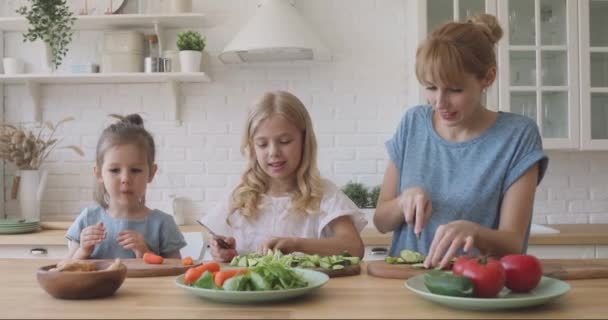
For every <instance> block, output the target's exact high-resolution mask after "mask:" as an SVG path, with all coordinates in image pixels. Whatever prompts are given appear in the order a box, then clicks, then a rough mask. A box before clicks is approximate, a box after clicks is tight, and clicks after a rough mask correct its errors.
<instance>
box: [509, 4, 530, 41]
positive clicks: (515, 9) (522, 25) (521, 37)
mask: <svg viewBox="0 0 608 320" xmlns="http://www.w3.org/2000/svg"><path fill="white" fill-rule="evenodd" d="M535 34H536V29H535V19H534V1H529V0H511V1H509V44H511V45H534V44H535V37H536V35H535Z"/></svg>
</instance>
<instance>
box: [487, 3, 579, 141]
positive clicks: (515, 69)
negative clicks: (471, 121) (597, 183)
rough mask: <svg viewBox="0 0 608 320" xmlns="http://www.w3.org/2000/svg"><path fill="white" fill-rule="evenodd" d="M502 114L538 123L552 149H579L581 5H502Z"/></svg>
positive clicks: (500, 7) (500, 81)
mask: <svg viewBox="0 0 608 320" xmlns="http://www.w3.org/2000/svg"><path fill="white" fill-rule="evenodd" d="M498 18H499V20H500V22H501V25H502V26H503V31H504V35H503V40H502V41H501V42H500V44H499V46H498V50H499V60H498V70H499V72H498V74H499V75H500V79H499V92H500V97H499V101H500V109H501V110H504V111H510V112H514V113H519V114H523V115H525V116H527V117H530V118H532V119H534V120H535V121H536V123H537V124H538V127H539V129H540V132H541V135H542V137H543V145H544V147H545V148H546V149H578V148H579V146H580V145H579V142H580V125H579V112H580V102H579V69H578V24H577V23H578V15H577V1H576V0H534V1H530V0H510V1H499V7H498Z"/></svg>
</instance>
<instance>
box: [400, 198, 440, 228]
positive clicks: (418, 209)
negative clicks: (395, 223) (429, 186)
mask: <svg viewBox="0 0 608 320" xmlns="http://www.w3.org/2000/svg"><path fill="white" fill-rule="evenodd" d="M398 203H399V207H400V208H401V210H402V211H403V215H404V217H405V223H407V224H408V225H410V226H413V227H414V233H415V234H416V236H419V235H420V232H422V228H424V225H425V224H426V222H427V221H428V219H429V217H430V216H431V212H432V211H433V207H432V205H431V197H429V195H428V194H427V193H426V191H424V189H422V188H420V187H412V188H409V189H406V190H405V191H403V193H401V195H400V196H399V200H398Z"/></svg>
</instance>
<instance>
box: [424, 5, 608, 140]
mask: <svg viewBox="0 0 608 320" xmlns="http://www.w3.org/2000/svg"><path fill="white" fill-rule="evenodd" d="M482 3H483V4H484V6H483V7H482V6H481V4H482ZM419 11H420V12H419V13H420V17H421V18H420V26H419V30H420V32H419V37H420V40H422V39H423V38H424V36H425V35H426V32H427V30H430V29H431V28H433V27H435V26H437V25H439V24H440V23H442V22H445V21H447V20H463V19H464V18H465V17H466V16H470V15H472V14H475V13H478V12H482V11H485V12H487V13H490V14H495V15H496V16H497V17H498V20H499V22H500V24H501V26H502V28H503V32H504V34H503V38H502V39H501V41H500V42H499V43H498V79H497V81H496V85H495V86H494V87H496V88H497V92H498V94H497V95H496V96H495V95H494V94H495V93H494V91H492V90H493V88H491V89H490V91H489V92H488V100H487V105H488V107H489V108H492V107H493V106H494V105H497V106H499V110H503V111H509V112H514V113H519V114H523V115H525V116H527V117H530V118H532V119H534V120H535V121H536V122H537V124H538V127H539V129H540V132H541V135H542V138H543V145H544V147H545V148H546V149H565V150H608V32H607V30H608V19H606V17H608V0H508V1H491V0H485V1H484V0H476V1H474V0H467V1H465V0H419Z"/></svg>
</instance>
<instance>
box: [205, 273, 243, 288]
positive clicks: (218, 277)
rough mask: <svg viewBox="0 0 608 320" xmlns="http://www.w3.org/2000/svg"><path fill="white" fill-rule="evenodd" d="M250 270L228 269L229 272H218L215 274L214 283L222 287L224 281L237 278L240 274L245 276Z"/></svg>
mask: <svg viewBox="0 0 608 320" xmlns="http://www.w3.org/2000/svg"><path fill="white" fill-rule="evenodd" d="M248 271H249V270H247V269H228V270H224V271H218V272H216V273H215V276H214V277H213V281H214V282H215V285H216V286H218V287H221V286H222V285H223V284H224V281H226V280H228V279H230V278H232V277H234V276H237V275H239V274H245V273H247V272H248Z"/></svg>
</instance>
